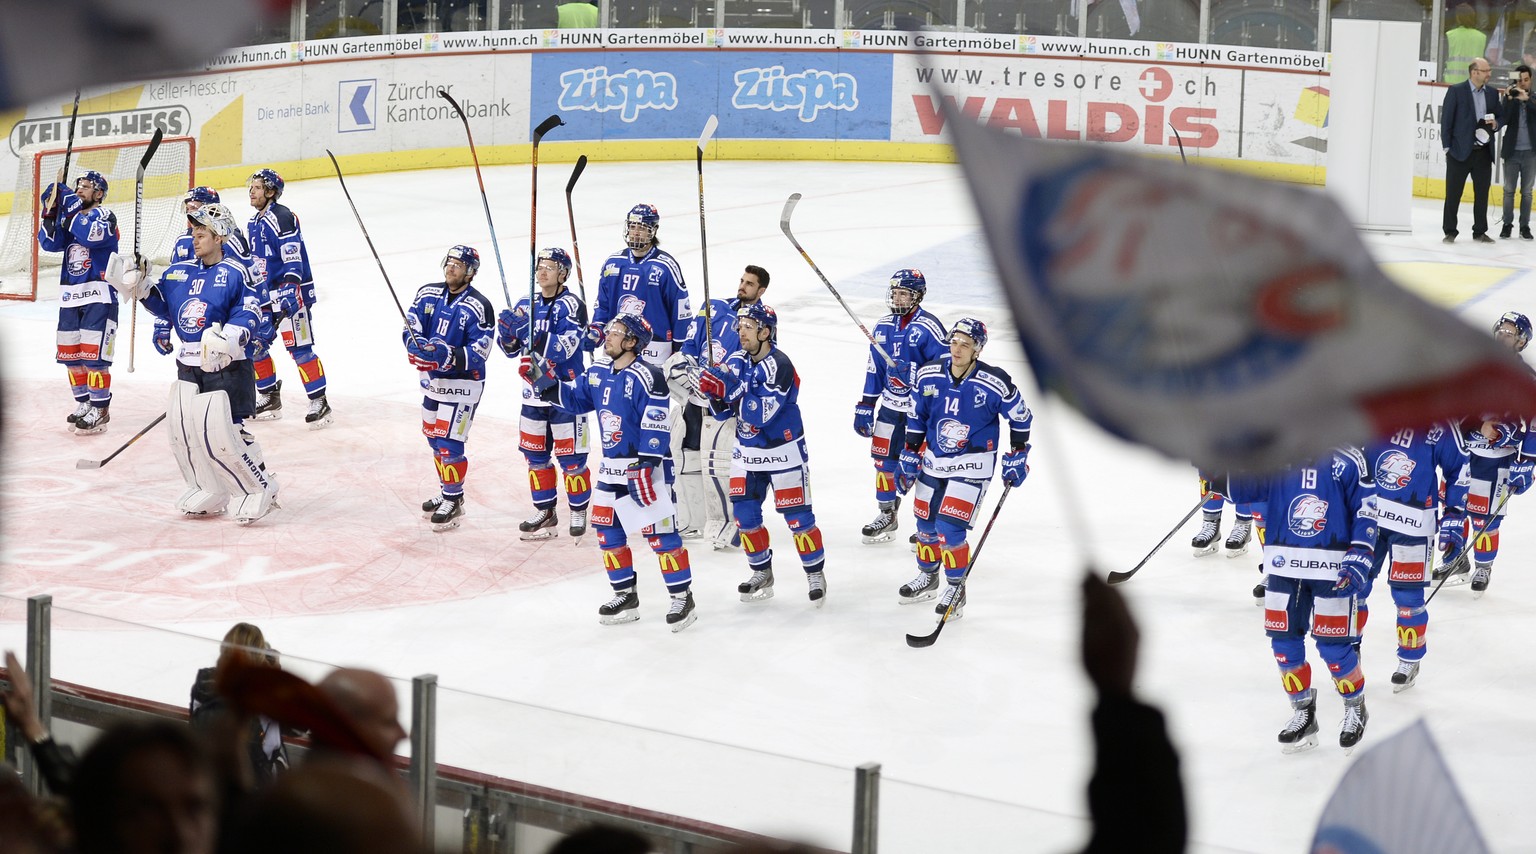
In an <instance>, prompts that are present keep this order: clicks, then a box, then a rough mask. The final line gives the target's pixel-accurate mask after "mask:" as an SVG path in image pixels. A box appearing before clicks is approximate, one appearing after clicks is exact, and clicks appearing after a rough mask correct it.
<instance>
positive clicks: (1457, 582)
mask: <svg viewBox="0 0 1536 854" xmlns="http://www.w3.org/2000/svg"><path fill="white" fill-rule="evenodd" d="M1468 551H1471V549H1468ZM1447 576H1449V578H1447ZM1430 578H1432V579H1433V580H1434V581H1435V582H1436V583H1439V582H1440V581H1441V580H1442V579H1443V580H1444V581H1445V586H1446V587H1460V586H1461V585H1463V584H1466V583H1467V582H1469V581H1471V580H1472V566H1471V564H1470V563H1469V562H1468V560H1467V555H1466V553H1465V552H1463V553H1462V554H1461V555H1458V556H1457V558H1456V559H1455V560H1453V561H1451V562H1450V563H1448V564H1445V565H1444V566H1437V567H1435V571H1434V572H1433V573H1432V574H1431V575H1430ZM1484 587H1485V588H1486V587H1487V585H1484Z"/></svg>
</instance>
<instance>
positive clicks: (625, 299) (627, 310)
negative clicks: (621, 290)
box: [618, 294, 645, 314]
mask: <svg viewBox="0 0 1536 854" xmlns="http://www.w3.org/2000/svg"><path fill="white" fill-rule="evenodd" d="M618 313H619V314H644V313H645V300H643V299H641V298H639V297H637V296H635V295H634V294H625V295H624V296H622V297H619V311H618Z"/></svg>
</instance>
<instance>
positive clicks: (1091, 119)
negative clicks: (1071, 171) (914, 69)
mask: <svg viewBox="0 0 1536 854" xmlns="http://www.w3.org/2000/svg"><path fill="white" fill-rule="evenodd" d="M1014 79H1015V80H1017V81H1018V83H1019V84H1020V85H1025V86H1028V85H1030V84H1033V87H1032V88H1034V89H1035V90H1040V89H1048V88H1055V89H1058V90H1070V89H1077V90H1079V91H1082V90H1085V89H1088V88H1089V87H1090V86H1091V87H1092V88H1094V89H1095V90H1104V89H1108V90H1109V91H1111V92H1116V93H1117V98H1118V99H1117V100H1115V101H1100V100H1089V99H1090V98H1093V97H1095V96H1094V95H1089V96H1085V99H1084V100H1083V101H1082V102H1081V111H1079V109H1078V106H1079V102H1078V101H1076V100H1075V99H1074V100H1068V99H1067V98H1052V97H1049V96H1047V95H1037V96H1035V97H1032V98H1002V97H993V96H969V97H966V98H965V99H964V100H963V101H960V100H957V99H956V98H954V97H953V96H950V95H945V96H944V100H945V101H947V102H949V103H950V104H951V105H952V106H955V107H956V108H957V109H959V111H960V112H961V114H963V115H965V116H966V117H968V118H970V119H973V120H976V121H980V122H985V123H986V124H987V125H989V126H991V127H996V128H1005V129H1008V128H1011V129H1013V130H1017V131H1018V132H1019V133H1021V134H1023V135H1024V136H1026V137H1031V138H1034V139H1070V140H1089V141H1093V142H1140V143H1142V144H1144V145H1170V146H1177V145H1178V144H1179V140H1180V139H1182V140H1183V143H1184V146H1185V147H1186V148H1214V147H1216V144H1217V143H1218V142H1219V141H1220V140H1221V132H1220V131H1219V130H1217V128H1216V125H1215V120H1216V108H1215V107H1169V106H1168V105H1166V104H1164V103H1163V102H1164V101H1166V100H1167V99H1168V97H1169V96H1171V95H1172V94H1173V93H1174V91H1175V88H1178V89H1179V90H1181V91H1182V92H1183V93H1184V94H1185V95H1191V96H1195V95H1200V94H1201V93H1200V85H1201V84H1200V83H1198V82H1197V81H1196V80H1194V79H1190V80H1187V81H1184V82H1182V83H1179V84H1177V85H1176V84H1175V82H1174V80H1173V75H1171V74H1169V73H1168V70H1167V69H1165V68H1161V67H1158V66H1151V67H1148V68H1145V69H1143V70H1142V71H1141V72H1139V73H1138V74H1136V75H1135V76H1134V77H1132V78H1130V79H1127V78H1125V77H1123V76H1120V75H1105V74H1100V75H1090V74H1068V73H1063V72H1056V73H1048V72H1040V73H1036V74H1033V75H1019V76H1018V77H1016V78H1014ZM1204 85H1205V87H1206V92H1205V93H1204V94H1205V95H1206V96H1214V95H1215V92H1214V84H1213V83H1211V82H1210V81H1206V83H1205V84H1204ZM912 106H913V108H914V109H915V110H916V113H917V120H918V123H919V124H920V126H921V127H922V131H923V135H924V136H940V135H941V134H943V132H944V114H943V112H942V111H941V109H940V107H939V103H938V102H937V100H936V99H935V98H934V97H933V96H931V95H913V96H912ZM1175 131H1177V134H1175V133H1174V132H1175Z"/></svg>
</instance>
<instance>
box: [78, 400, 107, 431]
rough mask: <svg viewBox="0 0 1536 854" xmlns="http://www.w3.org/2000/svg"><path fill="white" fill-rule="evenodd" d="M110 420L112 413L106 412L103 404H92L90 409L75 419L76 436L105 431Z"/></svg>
mask: <svg viewBox="0 0 1536 854" xmlns="http://www.w3.org/2000/svg"><path fill="white" fill-rule="evenodd" d="M111 420H112V414H111V413H109V412H107V407H105V406H92V407H91V411H90V412H87V413H85V414H84V415H82V416H80V417H79V418H78V419H76V420H75V435H76V436H92V435H95V434H97V433H105V432H107V422H108V421H111Z"/></svg>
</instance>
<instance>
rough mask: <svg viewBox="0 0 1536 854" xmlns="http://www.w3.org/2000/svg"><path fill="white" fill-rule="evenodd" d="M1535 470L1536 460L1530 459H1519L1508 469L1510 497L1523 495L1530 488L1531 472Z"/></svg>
mask: <svg viewBox="0 0 1536 854" xmlns="http://www.w3.org/2000/svg"><path fill="white" fill-rule="evenodd" d="M1533 469H1536V460H1533V459H1532V458H1530V457H1520V458H1518V459H1517V460H1516V461H1515V462H1514V463H1512V464H1511V465H1510V467H1509V491H1510V494H1511V495H1523V494H1524V493H1525V491H1526V490H1527V489H1530V488H1531V474H1532V470H1533Z"/></svg>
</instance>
